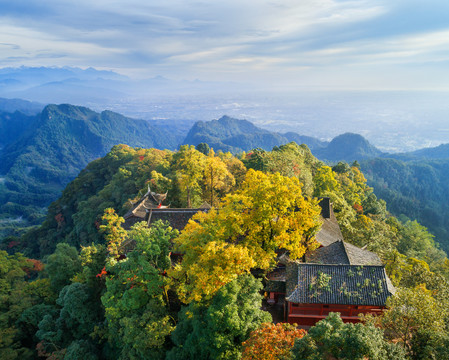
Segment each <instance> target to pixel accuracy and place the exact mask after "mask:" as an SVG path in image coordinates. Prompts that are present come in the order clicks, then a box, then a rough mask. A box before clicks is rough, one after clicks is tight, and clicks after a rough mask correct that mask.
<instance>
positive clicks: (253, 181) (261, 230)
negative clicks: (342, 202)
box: [172, 170, 321, 303]
mask: <svg viewBox="0 0 449 360" xmlns="http://www.w3.org/2000/svg"><path fill="white" fill-rule="evenodd" d="M319 215H320V209H319V206H318V205H317V200H313V199H309V200H308V199H305V198H304V197H303V196H302V193H301V184H300V182H299V181H298V179H297V178H288V177H285V176H282V175H280V174H278V173H276V174H264V173H263V172H260V171H255V170H249V171H248V173H247V174H246V177H245V180H244V181H243V183H242V185H241V186H240V188H239V189H238V190H237V191H236V192H235V193H234V194H229V195H227V196H226V197H225V198H224V199H223V201H222V202H221V203H220V206H219V208H218V209H214V210H211V211H209V212H208V213H198V214H197V215H195V216H194V217H193V219H192V220H191V221H189V223H188V225H187V226H186V228H185V229H184V230H183V232H182V233H181V235H180V236H179V237H178V238H177V239H176V240H175V247H176V249H177V251H179V252H181V253H182V254H183V260H182V262H181V263H180V264H178V265H177V266H176V267H175V268H174V270H173V271H172V275H173V277H174V278H175V279H177V280H178V281H179V284H178V293H179V295H180V297H181V299H182V300H183V301H184V302H186V303H188V302H190V301H193V300H195V301H201V300H204V299H209V298H211V297H212V296H213V294H214V293H215V292H216V291H217V290H218V289H219V288H220V287H222V286H223V285H225V284H227V283H228V282H230V281H232V280H233V279H235V278H236V277H237V276H239V275H240V274H243V273H245V272H249V270H250V269H252V268H260V269H268V268H270V266H272V265H274V263H275V261H274V260H275V258H276V250H278V249H285V250H287V251H289V254H290V257H291V258H292V259H297V258H299V257H301V256H302V255H304V253H305V252H306V250H308V249H313V248H315V247H317V243H316V241H315V238H314V236H315V234H316V232H317V231H318V230H319V228H320V226H321V222H320V218H319Z"/></svg>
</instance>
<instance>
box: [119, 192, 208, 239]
mask: <svg viewBox="0 0 449 360" xmlns="http://www.w3.org/2000/svg"><path fill="white" fill-rule="evenodd" d="M166 198H167V193H165V194H158V193H155V192H152V191H151V189H150V187H148V191H147V193H146V194H145V195H143V196H142V197H141V198H140V199H139V200H138V201H137V202H136V203H134V204H133V206H132V209H131V210H129V211H128V212H127V213H126V214H125V215H124V217H123V218H124V219H125V223H124V225H123V228H124V229H125V230H129V229H130V228H131V227H132V226H133V225H134V224H136V223H138V222H141V221H145V222H147V225H148V226H151V224H152V223H154V222H155V221H157V220H164V221H168V223H169V224H170V226H171V227H172V228H173V229H177V230H179V231H181V230H182V229H184V227H185V226H186V225H187V223H188V221H189V220H190V219H191V218H192V216H193V215H195V214H196V213H197V212H198V211H208V210H209V209H210V208H211V207H210V205H209V204H208V203H207V202H204V203H203V204H202V205H201V206H200V207H198V208H195V209H185V208H170V207H169V206H166V205H162V203H163V201H164V200H165V199H166Z"/></svg>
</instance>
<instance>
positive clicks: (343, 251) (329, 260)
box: [305, 240, 382, 266]
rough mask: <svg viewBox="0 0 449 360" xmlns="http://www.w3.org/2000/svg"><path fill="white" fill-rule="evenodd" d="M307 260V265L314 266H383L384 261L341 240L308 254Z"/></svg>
mask: <svg viewBox="0 0 449 360" xmlns="http://www.w3.org/2000/svg"><path fill="white" fill-rule="evenodd" d="M305 260H306V262H307V263H314V264H345V265H378V266H382V261H381V260H380V258H379V256H377V254H375V253H373V252H371V251H368V250H363V249H360V248H358V247H357V246H354V245H352V244H350V243H347V242H346V241H341V240H338V241H335V242H334V243H332V244H330V245H328V246H324V247H321V248H318V249H316V250H314V251H311V252H309V253H307V254H306V255H305Z"/></svg>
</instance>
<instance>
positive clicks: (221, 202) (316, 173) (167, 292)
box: [0, 143, 449, 360]
mask: <svg viewBox="0 0 449 360" xmlns="http://www.w3.org/2000/svg"><path fill="white" fill-rule="evenodd" d="M148 186H150V187H151V189H152V190H153V191H156V192H161V193H162V192H164V193H165V192H166V191H168V195H167V196H168V197H167V199H166V202H167V203H170V205H171V207H173V208H175V207H186V206H189V205H190V206H192V207H195V206H198V205H200V204H201V203H203V202H204V201H207V202H209V203H210V204H211V205H212V206H214V207H217V208H218V209H220V210H219V211H215V210H210V211H209V212H198V213H197V215H195V216H194V220H195V221H191V222H189V223H188V225H187V226H186V228H185V229H184V230H183V231H182V232H181V233H178V231H176V230H173V229H172V228H171V227H169V226H167V224H164V223H161V222H159V223H156V224H154V225H152V226H151V228H148V227H147V226H146V223H144V222H142V223H137V224H136V225H134V226H133V227H132V228H131V230H130V231H126V230H124V229H123V228H122V226H121V224H122V223H123V221H124V220H123V218H121V215H124V214H125V213H126V212H127V211H128V209H129V208H130V206H131V203H133V202H135V201H137V200H138V199H139V198H141V196H142V195H143V194H144V193H145V192H147V189H148ZM323 196H326V197H330V198H331V201H332V202H333V204H334V210H335V214H336V216H337V219H338V222H339V224H340V227H341V230H342V233H343V236H344V238H345V240H346V241H347V242H350V243H352V244H354V245H356V246H360V247H362V246H364V247H366V248H368V249H369V250H371V251H374V252H375V253H377V254H378V255H379V257H380V258H381V260H382V262H383V263H384V264H385V266H386V271H387V274H388V276H389V277H390V279H391V280H392V281H393V283H394V285H395V286H396V287H397V292H396V295H394V296H392V297H391V298H390V299H389V300H388V302H387V305H388V308H387V310H386V311H385V312H384V313H383V315H382V316H379V317H374V318H372V317H371V318H370V317H368V318H366V319H365V321H364V322H362V323H360V324H357V325H350V324H343V323H342V322H341V319H340V318H339V316H338V315H330V316H329V317H328V318H327V319H325V320H323V321H322V322H320V323H318V324H317V325H316V326H314V327H312V328H311V329H310V330H309V331H308V332H304V331H297V330H295V328H294V327H292V326H289V325H287V324H284V325H282V324H278V325H273V324H272V323H271V316H270V315H269V313H268V312H266V311H264V310H263V309H262V296H261V293H262V289H263V286H264V284H265V282H266V278H265V275H266V274H267V272H268V271H270V270H271V269H273V268H274V267H275V266H276V263H277V260H276V256H277V252H278V251H279V250H280V249H284V250H287V251H288V254H289V256H290V258H291V259H301V258H302V256H303V255H304V254H305V253H306V252H307V251H310V250H312V249H315V248H316V247H317V246H318V245H317V243H316V242H315V239H314V235H315V234H316V233H317V232H318V231H319V229H320V227H321V220H320V218H319V213H320V210H319V206H318V205H317V204H318V200H317V199H318V198H319V197H323ZM386 206H387V205H386V203H385V202H384V201H382V200H378V199H377V197H376V196H375V195H374V193H373V191H372V189H371V188H369V187H368V186H367V184H366V179H365V177H364V175H363V174H362V172H361V171H360V169H359V166H358V163H353V164H347V163H343V162H342V163H338V164H337V165H335V166H334V167H332V168H331V167H329V166H327V165H325V164H324V163H323V162H321V161H319V160H318V159H316V158H315V157H314V156H313V155H312V154H311V152H310V150H309V149H308V148H307V147H306V146H304V145H302V146H299V145H297V144H295V143H290V144H286V145H283V146H279V147H276V148H274V149H273V150H272V151H263V150H260V149H259V150H255V151H253V152H251V153H249V154H244V155H243V157H241V158H238V157H235V156H233V155H232V154H230V153H223V152H217V153H215V152H214V151H213V150H209V149H208V148H207V146H206V145H205V144H203V145H201V146H198V149H195V147H193V146H187V145H186V146H182V147H181V148H180V149H179V150H178V151H176V152H173V151H170V150H156V149H141V148H131V147H129V146H126V145H117V146H114V147H113V149H112V150H111V151H110V152H109V153H108V154H107V155H106V156H104V157H103V158H101V159H98V160H95V161H93V162H91V163H90V164H89V165H88V166H87V167H86V168H85V169H84V170H83V171H82V172H81V173H80V174H79V176H78V177H77V178H76V179H75V180H73V181H72V182H71V183H70V184H69V185H68V186H67V187H66V189H65V190H64V192H63V194H62V196H61V197H60V198H59V199H58V200H57V201H56V202H54V203H53V204H52V205H51V206H50V208H49V212H48V215H47V218H46V220H45V222H44V224H43V225H42V226H41V227H40V228H39V229H36V230H32V231H30V232H29V233H28V234H26V235H25V236H23V237H21V238H9V239H6V240H5V241H3V243H2V244H1V245H2V248H3V249H4V250H1V251H0V280H1V283H2V284H3V285H2V290H1V295H2V296H1V298H0V312H1V313H0V319H1V321H0V334H1V335H2V336H1V338H0V358H2V359H33V358H34V359H37V358H53V359H55V358H58V359H59V358H67V359H254V358H258V359H262V358H273V359H281V358H283V359H285V358H286V357H287V358H292V359H304V358H316V359H319V358H342V359H343V358H351V359H360V360H361V359H364V358H370V359H371V358H372V359H405V358H407V359H417V358H423V359H427V358H428V359H431V358H437V359H445V358H447V357H448V353H447V349H448V347H447V344H449V334H448V329H447V323H448V320H449V314H448V313H447V311H446V309H447V308H448V305H449V303H448V301H449V297H448V294H449V292H448V291H449V285H448V277H449V261H448V259H447V258H446V254H445V253H444V252H442V251H441V250H438V249H437V248H436V247H435V244H434V242H433V239H432V236H431V235H430V234H429V233H428V232H427V231H426V229H425V228H424V227H423V226H422V225H420V224H419V223H418V222H416V221H405V222H401V221H400V220H398V219H397V218H395V217H393V216H391V214H390V213H389V212H388V211H387V210H386ZM18 251H20V252H22V253H24V254H25V256H23V255H20V254H19V253H18ZM176 254H182V257H178V258H177V260H176V261H174V260H173V259H174V258H173V257H172V256H173V255H176ZM33 259H34V260H33ZM353 275H354V274H353ZM373 286H376V284H373ZM407 309H414V311H408V310H407ZM405 310H407V311H408V312H406V313H405V312H404V311H405ZM266 345H267V346H266ZM274 349H281V351H280V350H274ZM281 356H282V357H281Z"/></svg>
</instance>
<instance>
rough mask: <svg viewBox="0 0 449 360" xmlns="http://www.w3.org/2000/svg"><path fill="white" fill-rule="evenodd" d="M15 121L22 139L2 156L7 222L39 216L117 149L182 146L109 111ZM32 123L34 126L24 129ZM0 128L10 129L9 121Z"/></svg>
mask: <svg viewBox="0 0 449 360" xmlns="http://www.w3.org/2000/svg"><path fill="white" fill-rule="evenodd" d="M11 116H12V117H14V118H17V119H16V120H15V121H16V122H17V124H18V126H17V127H15V128H14V129H16V130H17V131H19V129H21V130H23V132H22V133H20V134H15V132H14V131H12V130H11V134H12V135H13V136H16V135H17V138H16V139H15V141H13V142H10V143H8V144H6V146H5V147H4V148H3V149H2V150H1V151H0V179H1V181H0V215H1V213H3V214H5V213H6V214H7V217H8V218H9V217H12V218H16V217H17V216H23V217H24V218H30V217H32V216H34V215H35V212H38V210H39V209H42V208H43V207H46V206H48V205H49V204H50V203H51V202H52V201H54V200H55V199H56V198H57V197H58V196H59V195H60V193H61V191H62V189H63V188H64V187H65V185H67V183H68V182H69V181H71V180H72V179H74V178H75V177H76V176H77V175H78V173H79V172H80V171H81V169H83V168H84V167H85V166H86V165H87V164H88V163H89V162H90V161H92V160H94V159H96V158H99V157H101V156H104V155H105V154H106V153H107V152H108V151H109V150H110V149H111V148H112V146H114V145H116V144H127V145H131V146H137V147H144V148H152V147H155V148H159V149H164V148H169V149H174V148H176V146H177V141H176V138H175V137H174V136H173V135H172V134H171V133H170V132H168V131H165V130H163V129H161V128H159V127H155V126H152V125H150V124H149V123H148V122H147V121H144V120H135V119H130V118H127V117H125V116H122V115H120V114H116V113H113V112H110V111H104V112H102V113H96V112H94V111H92V110H90V109H88V108H85V107H79V106H72V105H59V106H57V105H48V106H46V107H45V109H44V110H43V111H42V113H40V114H39V115H37V116H36V117H35V118H29V117H25V116H22V115H20V114H15V115H14V114H13V115H11ZM2 117H3V118H5V117H7V115H4V114H3V116H2ZM27 122H29V123H30V124H32V126H28V127H25V126H20V124H26V123H27ZM0 124H3V126H5V125H4V124H5V122H4V121H3V122H1V123H0ZM6 124H8V122H6ZM29 206H33V208H29ZM39 211H42V210H39ZM4 216H6V215H4ZM3 223H4V222H3Z"/></svg>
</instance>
